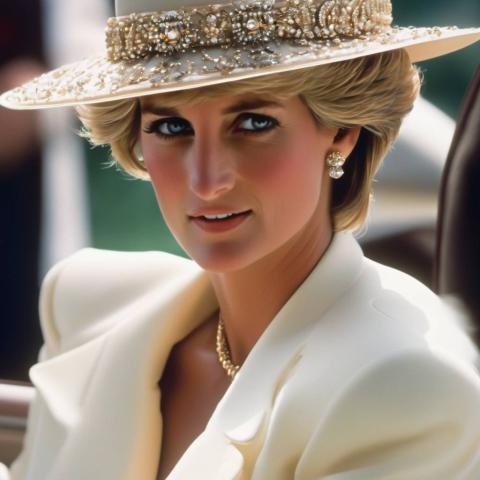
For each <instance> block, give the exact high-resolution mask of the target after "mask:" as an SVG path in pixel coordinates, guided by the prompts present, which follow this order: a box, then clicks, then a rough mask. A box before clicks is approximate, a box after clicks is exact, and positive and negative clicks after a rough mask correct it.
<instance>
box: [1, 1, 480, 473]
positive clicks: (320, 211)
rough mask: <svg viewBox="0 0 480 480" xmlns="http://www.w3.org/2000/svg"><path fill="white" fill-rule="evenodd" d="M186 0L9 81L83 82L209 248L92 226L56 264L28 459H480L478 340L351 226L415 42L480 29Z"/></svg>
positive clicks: (65, 85)
mask: <svg viewBox="0 0 480 480" xmlns="http://www.w3.org/2000/svg"><path fill="white" fill-rule="evenodd" d="M190 3H193V2H190ZM152 5H153V6H152ZM159 7H160V8H159ZM179 7H180V6H179V5H178V4H176V2H164V3H163V4H162V5H160V4H158V5H157V2H148V1H146V0H145V1H143V2H138V1H137V2H133V1H130V2H129V1H126V0H124V1H121V0H120V1H118V2H117V14H118V15H119V16H123V15H128V14H130V13H133V12H136V13H137V15H132V16H129V17H122V18H115V19H111V20H110V21H109V27H108V29H107V44H108V51H107V52H108V60H107V59H93V60H88V61H86V62H82V63H79V64H75V65H73V66H70V67H65V68H64V69H61V70H59V71H57V72H53V73H52V74H51V75H50V76H45V77H43V78H41V79H39V80H37V81H35V82H33V83H31V84H29V85H27V86H25V87H22V88H21V89H18V90H16V91H14V92H10V93H7V94H5V95H4V96H3V97H2V101H3V103H4V104H8V105H9V106H13V107H17V108H21V107H24V108H25V107H32V106H37V107H39V106H42V107H43V106H45V107H47V106H58V105H67V104H81V105H82V106H80V107H79V109H78V111H79V114H80V117H81V118H82V120H83V122H84V124H85V126H86V131H87V135H88V136H89V137H90V138H91V140H92V141H93V142H94V143H100V144H103V143H107V144H109V145H110V146H111V148H112V151H113V153H114V156H115V158H116V159H117V160H118V162H119V163H120V164H121V165H122V166H123V167H124V168H125V169H126V170H127V171H129V172H131V173H133V174H135V175H137V176H141V177H146V178H150V179H151V181H152V184H153V186H154V189H155V192H156V195H157V199H158V203H159V206H160V209H161V211H162V213H163V215H164V218H165V220H166V222H167V224H168V226H169V228H170V230H171V231H172V233H173V234H174V236H175V237H176V239H177V240H178V242H179V243H180V244H181V245H182V247H183V248H184V249H185V251H186V252H187V253H188V254H189V256H190V257H191V258H192V260H186V259H182V258H179V257H175V256H173V255H169V254H166V253H154V252H148V253H120V252H108V251H99V250H92V249H89V250H83V251H81V252H79V253H78V254H76V255H74V256H72V257H70V258H68V259H67V260H65V261H63V262H61V263H60V264H58V265H57V266H56V267H55V268H54V269H53V270H52V271H51V272H50V273H49V275H48V276H47V278H46V280H45V282H44V285H43V290H42V296H41V314H42V326H43V331H44V336H45V346H44V348H43V350H42V353H41V362H40V363H39V364H37V365H36V366H34V367H33V368H32V370H31V378H32V381H33V383H34V384H35V386H36V389H37V392H38V396H37V399H36V401H35V403H34V405H33V406H32V410H31V413H30V420H29V429H28V435H27V439H26V443H25V448H24V451H23V453H22V455H21V456H20V458H19V459H18V460H17V461H16V463H15V464H14V465H13V467H12V472H11V475H12V478H13V479H16V480H20V479H21V480H23V479H34V478H35V479H36V480H38V479H42V480H43V479H48V480H60V479H62V480H63V479H73V480H80V479H81V480H84V479H102V480H114V479H115V480H118V479H122V480H127V479H128V480H130V479H142V480H150V479H152V480H154V479H164V478H167V477H168V479H169V480H172V479H209V480H210V479H222V480H223V479H228V480H233V479H252V480H253V479H255V480H259V479H262V480H266V479H275V480H280V479H282V480H283V479H284V480H286V479H296V480H307V479H309V480H313V479H320V478H322V479H328V480H334V479H335V480H360V479H376V480H377V479H378V480H380V479H387V478H388V479H394V478H395V479H401V480H407V479H408V480H411V479H422V480H427V479H429V480H430V479H431V480H433V479H435V480H439V479H440V480H457V479H462V480H463V479H467V480H474V479H477V478H478V477H479V475H480V413H479V409H478V405H479V404H480V379H479V376H478V372H477V370H476V368H475V366H474V364H473V359H474V358H475V356H476V354H477V352H476V350H475V348H474V347H473V345H472V343H471V342H470V340H469V339H468V337H467V336H466V335H465V334H464V333H463V332H462V331H461V330H460V329H459V328H458V327H456V326H455V324H454V322H453V321H452V319H451V313H449V312H448V311H447V310H446V307H444V306H443V305H442V303H441V302H440V300H439V299H438V298H437V297H436V296H435V295H434V294H433V293H432V292H431V291H429V290H428V289H427V288H426V287H424V286H423V285H421V284H420V283H418V282H417V281H415V280H414V279H412V278H411V277H409V276H407V275H405V274H403V273H401V272H399V271H396V270H393V269H391V268H387V267H385V266H382V265H380V264H378V263H375V262H372V261H371V260H368V259H366V258H365V257H364V256H363V254H362V252H361V249H360V247H359V246H358V244H357V242H356V240H355V239H354V237H353V235H352V233H351V231H352V230H354V229H356V228H358V227H360V226H361V225H362V224H363V222H364V221H365V217H366V215H367V213H368V203H369V197H370V189H371V183H372V179H373V176H374V174H375V172H376V170H377V169H378V167H379V165H380V162H381V160H382V158H383V156H384V155H385V153H386V152H387V151H388V149H389V147H390V146H391V144H392V142H393V141H394V139H395V137H396V135H397V133H398V130H399V127H400V124H401V121H402V119H403V118H404V116H405V115H406V114H407V113H408V112H409V111H410V109H411V107H412V103H413V101H414V99H415V97H416V96H417V94H418V90H419V86H420V80H419V73H418V71H417V69H416V68H415V67H413V66H412V61H418V60H421V59H426V58H431V57H433V56H437V55H441V54H443V53H446V52H448V51H452V50H454V49H458V48H461V47H463V46H466V45H467V44H469V43H472V42H473V41H475V40H478V39H479V38H480V30H474V29H469V30H468V29H467V30H459V29H450V28H445V29H439V28H436V29H394V28H392V27H391V26H390V25H391V21H392V19H391V5H390V3H389V2H388V1H387V0H377V1H356V0H353V1H351V2H345V1H343V0H332V1H328V2H306V1H301V0H295V1H292V2H289V3H287V4H281V5H280V4H275V3H270V2H261V3H249V4H229V3H226V2H224V3H222V4H221V5H217V6H209V7H198V8H197V9H194V7H193V6H192V5H189V7H188V8H185V9H182V10H180V9H179ZM173 9H176V11H172V10H173ZM152 10H161V11H165V12H163V13H154V14H146V15H141V14H140V13H141V12H150V11H152ZM167 10H168V12H166V11H167ZM219 45H221V47H219Z"/></svg>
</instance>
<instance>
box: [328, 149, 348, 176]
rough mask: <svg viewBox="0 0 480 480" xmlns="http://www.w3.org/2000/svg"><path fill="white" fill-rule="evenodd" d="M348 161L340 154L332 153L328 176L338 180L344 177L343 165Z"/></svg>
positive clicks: (329, 160) (329, 157) (329, 158)
mask: <svg viewBox="0 0 480 480" xmlns="http://www.w3.org/2000/svg"><path fill="white" fill-rule="evenodd" d="M346 161H347V159H346V158H345V157H344V156H343V155H342V154H341V153H340V152H332V153H330V154H329V155H328V157H327V165H328V167H329V168H328V174H329V175H330V177H331V178H334V179H335V180H338V179H339V178H341V177H343V174H344V173H345V172H344V171H343V168H342V167H343V165H344V164H345V162H346Z"/></svg>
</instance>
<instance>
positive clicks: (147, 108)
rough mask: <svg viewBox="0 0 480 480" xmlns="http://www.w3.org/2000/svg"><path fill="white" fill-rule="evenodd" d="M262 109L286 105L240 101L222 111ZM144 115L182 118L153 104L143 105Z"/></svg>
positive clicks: (166, 108)
mask: <svg viewBox="0 0 480 480" xmlns="http://www.w3.org/2000/svg"><path fill="white" fill-rule="evenodd" d="M262 107H276V108H283V109H284V108H285V106H284V105H282V104H281V103H278V102H276V101H274V100H265V99H262V98H256V99H247V100H240V101H239V102H237V103H234V104H233V105H230V106H229V107H226V108H224V109H223V110H222V115H228V114H232V113H238V112H243V111H245V110H256V109H258V108H262ZM142 113H152V114H154V115H158V116H171V117H175V116H180V112H179V111H178V110H177V109H176V108H174V107H163V106H161V105H153V104H152V103H144V104H143V105H142Z"/></svg>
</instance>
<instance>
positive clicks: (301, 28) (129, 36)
mask: <svg viewBox="0 0 480 480" xmlns="http://www.w3.org/2000/svg"><path fill="white" fill-rule="evenodd" d="M391 24H392V4H391V1H390V0H287V1H286V2H275V1H274V0H267V1H253V2H246V1H239V2H235V3H231V4H222V5H206V6H203V7H195V8H188V9H187V8H183V9H180V10H175V11H168V12H154V13H145V14H132V15H130V16H127V17H113V18H110V19H109V20H108V24H107V29H106V43H107V57H108V59H109V60H110V61H111V62H120V61H129V60H139V59H143V58H149V57H152V56H155V55H159V54H160V55H162V54H175V53H187V52H188V51H190V50H192V49H194V48H198V47H221V48H230V47H232V46H246V45H258V44H262V43H268V42H271V41H273V40H290V41H295V42H296V43H297V44H300V45H302V43H306V42H308V41H311V40H327V39H336V38H338V37H345V38H361V37H362V36H365V35H367V34H378V33H381V32H383V31H385V30H386V29H388V28H389V27H390V26H391Z"/></svg>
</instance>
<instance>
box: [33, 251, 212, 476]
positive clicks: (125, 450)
mask: <svg viewBox="0 0 480 480" xmlns="http://www.w3.org/2000/svg"><path fill="white" fill-rule="evenodd" d="M181 262H182V263H181V264H179V268H178V271H172V275H171V279H170V280H169V281H168V282H162V283H161V284H160V285H159V286H158V287H154V288H152V287H151V286H150V285H149V286H146V288H145V290H146V292H147V293H146V294H145V295H144V296H142V297H140V298H138V301H137V302H132V303H130V304H129V305H128V307H127V308H123V309H121V310H120V311H118V312H112V313H111V315H112V316H113V317H115V318H112V319H109V322H108V323H109V324H110V325H115V326H114V327H113V328H111V329H110V330H108V331H107V332H106V333H105V334H104V335H102V336H100V337H98V338H97V339H95V340H93V341H90V342H88V343H86V344H85V345H83V346H80V347H78V348H75V349H73V350H71V351H69V352H67V353H65V354H63V355H61V356H60V357H57V358H54V359H52V360H49V361H47V362H44V363H41V364H38V365H36V366H35V367H34V368H33V369H32V372H31V376H32V380H33V381H34V383H35V385H36V386H37V389H38V391H39V393H40V395H41V397H42V399H43V401H44V402H45V403H46V405H47V408H48V410H49V412H50V414H51V416H52V418H53V419H54V420H55V422H56V425H52V428H53V427H54V428H56V429H58V428H59V427H60V428H61V429H63V430H64V432H65V434H64V441H63V443H62V445H61V446H59V449H58V451H56V452H55V453H56V455H55V461H54V462H53V469H52V470H51V471H50V472H49V475H48V480H65V479H66V478H68V479H69V480H85V479H86V478H101V479H102V480H138V479H154V478H155V475H156V471H157V467H158V460H159V455H160V446H161V414H160V392H159V388H158V380H159V378H160V375H161V373H162V371H163V368H164V365H165V363H166V360H167V358H168V355H169V353H170V350H171V348H172V346H173V345H174V344H175V343H176V342H177V341H179V340H180V339H182V338H184V337H185V336H186V335H188V333H189V332H190V331H192V330H193V329H194V328H195V327H196V326H197V325H198V324H199V323H200V322H201V321H202V320H204V319H205V318H207V317H208V316H210V315H211V314H212V313H213V312H214V311H215V310H216V309H217V308H218V304H217V302H216V299H215V295H214V292H213V289H212V288H211V285H210V282H209V280H208V277H207V275H206V273H205V272H204V271H203V270H201V269H200V268H199V267H198V266H196V265H195V264H194V262H191V261H188V265H187V267H185V263H184V262H187V261H186V260H181Z"/></svg>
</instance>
